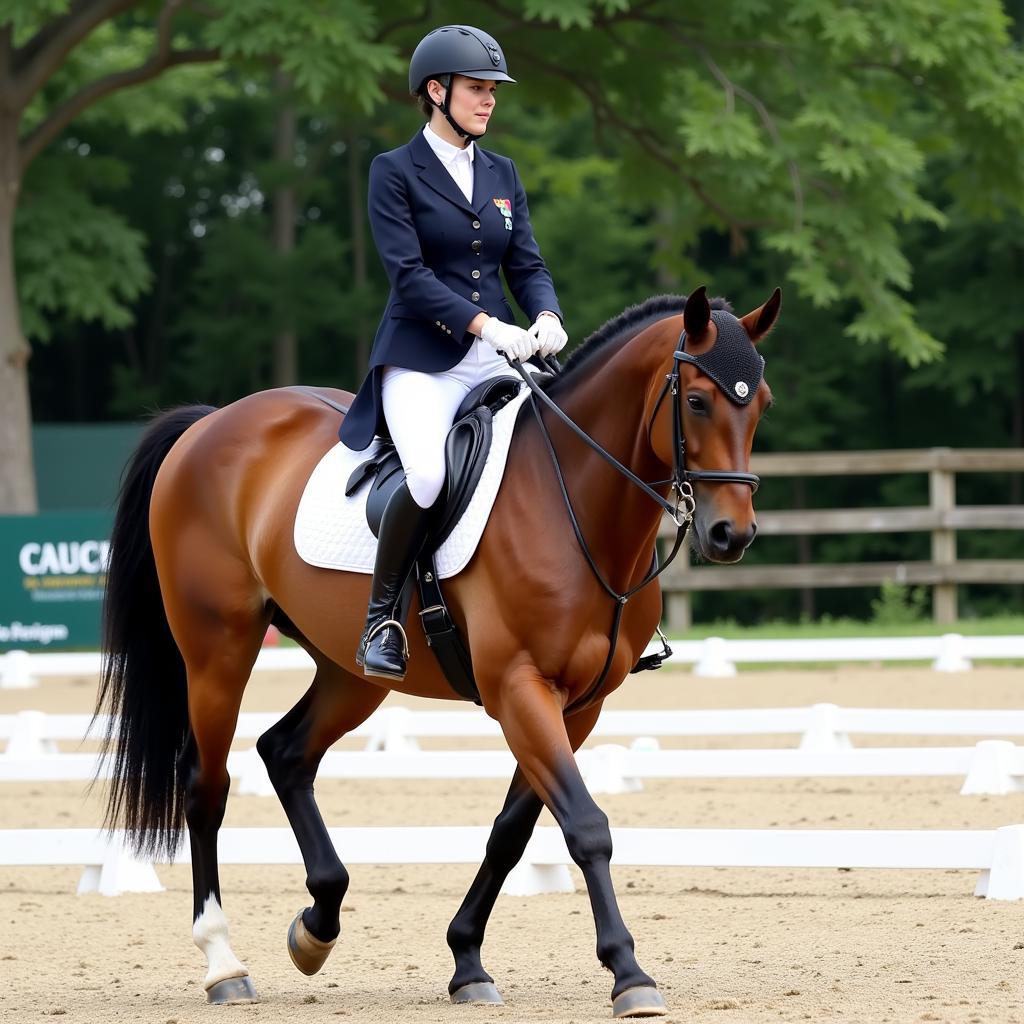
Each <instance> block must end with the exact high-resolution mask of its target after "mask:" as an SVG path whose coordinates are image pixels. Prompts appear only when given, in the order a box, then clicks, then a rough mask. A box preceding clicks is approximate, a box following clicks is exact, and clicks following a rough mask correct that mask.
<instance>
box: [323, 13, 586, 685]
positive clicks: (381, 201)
mask: <svg viewBox="0 0 1024 1024" xmlns="http://www.w3.org/2000/svg"><path fill="white" fill-rule="evenodd" d="M514 81H515V79H513V78H510V77H509V74H508V68H507V66H506V63H505V56H504V54H503V53H502V51H501V48H500V47H499V46H498V44H497V42H496V41H495V40H494V39H493V38H492V37H491V36H489V35H488V34H487V33H486V32H483V31H481V30H480V29H478V28H473V27H471V26H469V25H445V26H444V27H442V28H437V29H434V31H433V32H430V33H429V34H428V35H426V36H425V37H424V38H423V39H422V40H421V41H420V43H419V45H418V46H417V47H416V49H415V51H414V52H413V55H412V60H411V62H410V65H409V89H410V91H411V92H412V93H413V95H415V96H417V97H418V99H419V105H420V109H421V110H422V112H423V114H424V116H425V117H427V118H428V121H427V124H426V125H425V126H424V128H423V129H422V130H421V131H418V132H417V133H416V134H415V135H414V136H413V138H412V141H411V142H409V143H408V144H407V145H405V146H401V147H400V148H398V149H395V150H392V151H391V152H388V153H382V154H381V155H380V156H378V157H376V158H375V159H374V161H373V163H372V165H371V166H370V183H369V211H370V226H371V229H372V231H373V237H374V241H375V242H376V244H377V250H378V252H379V254H380V257H381V260H382V261H383V263H384V268H385V270H386V271H387V274H388V278H389V280H390V282H391V294H390V295H389V296H388V304H387V308H386V309H385V310H384V316H383V318H382V320H381V323H380V326H379V327H378V329H377V336H376V338H375V340H374V344H373V350H372V352H371V353H370V372H369V373H368V374H367V377H366V379H365V380H364V381H363V384H362V387H361V388H360V389H359V393H358V394H357V395H356V398H355V401H354V402H353V404H352V408H351V410H350V411H349V414H348V416H347V417H346V419H345V423H344V425H343V426H342V428H341V432H340V436H341V440H342V441H343V442H344V443H345V444H346V445H347V446H348V447H349V448H352V449H355V450H357V451H361V450H362V449H364V448H366V447H367V445H369V444H370V442H371V441H372V440H373V437H374V435H375V434H390V436H391V439H392V440H393V441H394V443H395V447H396V449H397V451H398V454H399V456H400V458H401V460H402V464H403V466H404V468H405V474H406V480H405V483H404V484H402V486H400V487H399V488H398V489H397V490H396V491H395V492H394V494H393V495H392V497H391V498H390V499H389V501H388V504H387V507H386V508H385V510H384V515H383V518H382V520H381V523H380V530H379V534H378V545H377V557H376V563H375V564H374V568H373V585H372V589H371V592H370V604H369V608H368V610H367V616H366V628H365V629H364V631H363V635H362V639H361V640H360V644H359V650H358V652H357V654H356V663H357V664H359V665H360V666H361V667H362V669H363V672H364V673H365V674H366V675H368V676H371V675H372V676H384V677H386V678H391V679H401V678H403V676H404V675H405V670H406V657H407V650H408V648H407V645H406V643H405V633H404V629H403V626H402V624H401V622H399V621H397V616H398V614H399V611H398V604H399V599H400V597H401V593H402V590H403V589H404V586H405V582H406V580H407V579H408V577H409V573H410V572H411V570H412V567H413V564H414V562H415V560H416V556H417V555H418V554H419V551H420V549H421V548H422V546H423V542H424V539H425V536H426V531H427V513H426V510H427V509H429V508H430V507H431V505H433V504H434V501H435V500H436V499H437V496H438V495H439V494H440V492H441V487H442V485H443V483H444V475H445V461H444V442H445V437H446V435H447V433H448V430H449V428H450V427H451V425H452V422H453V420H454V417H455V413H456V411H457V409H458V407H459V405H460V403H461V402H462V400H463V398H465V396H466V394H467V393H468V392H469V391H470V389H471V388H473V387H475V386H476V385H477V384H480V383H482V382H483V381H485V380H488V379H490V378H494V377H502V376H509V375H510V370H509V366H508V363H507V362H506V360H505V359H504V358H503V356H502V355H500V354H499V353H505V354H507V355H508V356H509V357H510V358H516V359H520V360H523V361H525V360H526V359H528V358H529V357H531V356H533V355H540V356H542V357H543V356H548V355H553V354H554V353H556V352H558V351H559V350H560V349H561V348H562V347H563V346H564V345H565V343H566V340H567V339H566V334H565V331H564V330H563V329H562V316H561V310H560V308H559V305H558V299H557V297H556V295H555V289H554V285H553V284H552V281H551V275H550V274H549V273H548V270H547V267H546V266H545V265H544V260H543V259H542V258H541V254H540V249H539V248H538V246H537V242H536V240H535V239H534V237H533V230H532V228H531V227H530V218H529V212H528V210H527V205H526V193H525V192H524V191H523V186H522V182H521V181H520V179H519V174H518V172H517V171H516V168H515V165H514V164H513V163H512V161H511V160H509V159H508V158H507V157H503V156H499V155H498V154H497V153H492V152H490V151H488V150H484V149H480V148H478V147H477V145H476V143H477V140H478V139H480V138H481V137H482V136H483V135H484V133H485V132H486V131H487V125H488V121H489V118H490V116H491V114H492V113H493V111H494V103H495V93H496V91H497V83H498V82H514ZM501 269H503V270H504V272H505V273H504V276H505V281H506V282H507V284H508V286H509V289H510V290H511V292H512V295H513V296H514V297H515V300H516V302H517V303H518V304H519V306H520V307H521V308H522V309H523V311H524V312H525V313H526V314H527V315H528V316H529V318H530V319H531V320H532V321H533V326H532V327H530V328H529V330H523V329H522V328H521V327H518V326H516V325H515V324H514V322H513V321H514V316H513V313H512V309H511V307H510V306H509V304H508V302H507V300H506V299H505V295H504V292H503V289H502V282H501V277H500V276H499V270H501Z"/></svg>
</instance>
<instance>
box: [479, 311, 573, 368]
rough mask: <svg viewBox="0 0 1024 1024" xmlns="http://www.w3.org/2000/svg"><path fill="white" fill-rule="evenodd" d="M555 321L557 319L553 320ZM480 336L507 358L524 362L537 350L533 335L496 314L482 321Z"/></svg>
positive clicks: (536, 342)
mask: <svg viewBox="0 0 1024 1024" xmlns="http://www.w3.org/2000/svg"><path fill="white" fill-rule="evenodd" d="M547 319H550V317H548V318H547ZM555 323H558V321H557V320H555ZM531 331H532V328H531ZM480 337H481V338H482V339H483V340H484V341H486V342H487V344H488V345H490V346H491V348H493V349H494V350H495V351H496V352H504V353H505V355H507V356H508V358H509V359H518V360H519V361H520V362H525V361H526V360H527V359H529V358H530V356H532V355H533V354H534V353H535V352H537V351H539V345H538V341H537V338H536V336H535V335H533V334H532V333H530V332H528V331H524V330H523V329H522V327H517V326H516V325H515V324H506V323H504V322H502V321H501V320H499V319H498V318H497V317H496V316H492V317H488V318H487V320H485V321H484V325H483V328H482V329H481V331H480Z"/></svg>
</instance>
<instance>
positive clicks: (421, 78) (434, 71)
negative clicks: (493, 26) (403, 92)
mask: <svg viewBox="0 0 1024 1024" xmlns="http://www.w3.org/2000/svg"><path fill="white" fill-rule="evenodd" d="M441 75H466V76H467V77H469V78H483V79H487V80H488V81H491V82H513V83H514V82H515V79H514V78H512V77H510V76H509V73H508V65H507V64H506V63H505V54H504V53H502V52H501V47H500V46H498V41H497V40H496V39H495V38H494V36H490V35H488V34H487V33H486V32H484V31H483V30H482V29H479V28H473V26H472V25H442V26H441V28H435V29H434V31H433V32H430V33H428V34H427V35H425V36H424V37H423V38H422V39H421V40H420V42H419V45H418V46H417V47H416V49H415V50H414V51H413V54H412V60H410V61H409V92H411V93H412V94H413V95H417V94H418V93H419V92H420V90H421V89H423V88H424V86H425V85H426V83H427V81H429V79H431V78H439V77H440V76H441Z"/></svg>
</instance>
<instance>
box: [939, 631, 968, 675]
mask: <svg viewBox="0 0 1024 1024" xmlns="http://www.w3.org/2000/svg"><path fill="white" fill-rule="evenodd" d="M972 667H973V666H972V665H971V661H970V659H969V658H967V657H966V656H965V655H964V638H963V637H962V636H961V635H960V634H959V633H943V635H942V636H941V637H939V653H938V656H937V657H936V658H935V660H934V661H933V662H932V668H933V669H934V670H935V671H936V672H969V671H970V670H971V668H972Z"/></svg>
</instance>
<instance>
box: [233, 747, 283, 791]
mask: <svg viewBox="0 0 1024 1024" xmlns="http://www.w3.org/2000/svg"><path fill="white" fill-rule="evenodd" d="M228 773H229V774H230V775H232V776H233V777H235V778H237V779H238V793H239V794H240V795H241V796H273V795H274V786H273V784H272V783H271V781H270V776H269V775H268V774H267V766H266V765H265V764H264V763H263V758H262V757H260V754H259V751H258V750H257V749H256V748H255V747H250V748H249V749H248V750H240V751H238V752H237V753H234V752H233V753H231V754H228Z"/></svg>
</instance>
